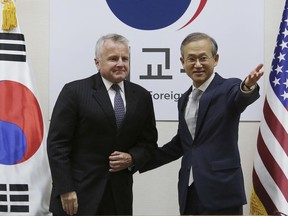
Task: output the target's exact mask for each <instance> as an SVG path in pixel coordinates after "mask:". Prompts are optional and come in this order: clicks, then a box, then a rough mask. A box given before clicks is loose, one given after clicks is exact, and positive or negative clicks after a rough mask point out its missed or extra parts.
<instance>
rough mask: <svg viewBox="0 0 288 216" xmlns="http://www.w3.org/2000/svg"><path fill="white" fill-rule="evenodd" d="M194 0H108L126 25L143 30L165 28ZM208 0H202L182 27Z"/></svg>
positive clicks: (197, 13)
mask: <svg viewBox="0 0 288 216" xmlns="http://www.w3.org/2000/svg"><path fill="white" fill-rule="evenodd" d="M191 1H192V0H181V1H179V0H145V1H143V0H106V2H107V4H108V6H109V8H110V10H111V11H112V12H113V14H114V15H115V16H116V17H117V18H118V19H119V20H121V21H122V22H123V23H125V24H126V25H128V26H130V27H132V28H136V29H141V30H156V29H161V28H165V27H167V26H169V25H171V24H173V23H174V22H176V21H177V20H178V19H179V18H180V17H181V16H182V15H183V14H184V13H185V12H186V11H187V8H189V5H190V3H191ZM206 3H207V0H200V2H199V4H198V6H197V8H196V11H195V13H194V14H191V15H192V16H191V19H190V20H189V21H188V22H186V24H184V25H183V26H182V27H179V29H182V28H184V27H186V26H187V25H189V24H190V23H191V22H192V21H193V20H194V19H196V18H197V16H198V15H199V14H200V13H201V11H202V10H203V8H204V7H205V5H206Z"/></svg>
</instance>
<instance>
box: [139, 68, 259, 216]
mask: <svg viewBox="0 0 288 216" xmlns="http://www.w3.org/2000/svg"><path fill="white" fill-rule="evenodd" d="M240 83H241V80H240V79H236V78H231V79H224V78H222V77H221V76H219V75H218V74H217V73H216V75H215V77H214V79H213V81H212V82H211V84H210V85H209V86H208V88H207V89H206V91H205V92H204V93H203V95H202V97H201V98H200V102H199V111H198V119H197V126H196V131H195V138H194V140H193V139H192V137H191V135H190V132H189V129H188V127H187V124H186V121H185V107H186V104H187V101H188V96H189V94H190V93H191V91H192V87H191V88H190V89H189V90H188V91H187V92H185V93H184V94H183V96H182V97H181V98H180V99H179V102H178V109H179V116H178V117H179V125H178V131H177V134H176V136H175V137H173V139H172V140H171V141H170V142H169V143H167V144H166V145H164V146H163V147H161V148H159V149H158V150H157V151H156V153H155V156H154V157H153V160H152V161H151V162H149V164H148V165H147V166H145V167H144V168H142V169H141V170H140V171H141V172H143V171H146V170H149V169H152V168H156V167H159V166H161V165H163V164H166V163H169V162H171V161H173V160H176V159H178V158H180V157H181V156H183V158H182V161H181V169H180V171H179V182H178V192H179V205H180V213H181V214H183V213H184V210H185V206H186V196H187V189H188V181H189V174H190V168H191V166H192V167H193V174H194V175H193V176H194V184H195V188H196V190H197V193H198V195H199V199H200V200H201V202H202V203H203V205H204V206H205V208H207V209H211V210H219V209H224V208H228V207H234V206H239V205H243V204H245V203H246V196H245V191H244V181H243V173H242V168H241V163H240V155H239V150H238V126H239V120H240V114H241V113H242V112H243V111H244V110H245V108H246V107H247V106H248V105H249V104H251V103H253V102H254V101H255V100H256V99H257V98H258V97H259V87H258V86H257V89H255V90H254V91H253V93H251V94H244V93H242V92H241V90H240ZM188 205H189V204H188Z"/></svg>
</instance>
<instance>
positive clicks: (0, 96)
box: [0, 4, 51, 216]
mask: <svg viewBox="0 0 288 216" xmlns="http://www.w3.org/2000/svg"><path fill="white" fill-rule="evenodd" d="M0 7H4V6H3V5H1V4H0ZM2 11H3V10H1V8H0V14H1V13H2ZM1 17H2V14H1ZM0 24H1V25H2V23H0ZM50 192H51V177H50V170H49V164H48V159H47V153H46V129H45V124H44V119H43V116H42V111H41V106H40V104H39V102H38V98H37V94H36V89H35V86H34V83H33V79H32V73H31V71H30V68H29V65H28V62H27V57H26V46H25V38H24V35H23V34H22V33H21V32H20V28H19V25H18V27H17V26H14V27H13V28H12V27H11V28H9V31H6V30H0V215H3V216H6V215H7V216H8V215H9V216H13V215H15V216H22V215H26V216H27V215H29V216H39V215H41V216H45V215H50V213H49V211H48V204H49V199H50Z"/></svg>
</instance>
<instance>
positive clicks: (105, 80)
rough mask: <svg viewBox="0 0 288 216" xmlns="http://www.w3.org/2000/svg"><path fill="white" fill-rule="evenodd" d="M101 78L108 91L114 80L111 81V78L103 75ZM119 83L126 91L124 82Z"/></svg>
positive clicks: (122, 89)
mask: <svg viewBox="0 0 288 216" xmlns="http://www.w3.org/2000/svg"><path fill="white" fill-rule="evenodd" d="M101 78H102V80H103V83H104V85H105V87H106V89H107V91H108V90H110V88H111V86H112V85H113V84H114V83H112V82H110V81H109V80H107V79H105V78H104V77H103V76H101ZM117 84H118V85H119V87H120V89H121V91H122V92H124V82H123V81H121V82H120V83H117Z"/></svg>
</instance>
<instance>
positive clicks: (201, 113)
mask: <svg viewBox="0 0 288 216" xmlns="http://www.w3.org/2000/svg"><path fill="white" fill-rule="evenodd" d="M222 82H223V78H222V77H221V76H219V75H218V74H217V73H216V74H215V77H214V79H213V80H212V82H211V83H210V85H209V86H208V88H207V89H206V90H205V92H204V93H203V95H202V96H201V98H200V101H199V110H198V118H197V124H196V131H195V137H196V136H197V134H198V132H199V128H201V127H202V124H203V122H204V118H205V115H206V113H207V111H208V108H209V105H210V102H211V100H212V98H213V96H214V94H215V88H216V87H217V86H218V85H219V84H221V83H222Z"/></svg>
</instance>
